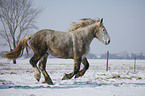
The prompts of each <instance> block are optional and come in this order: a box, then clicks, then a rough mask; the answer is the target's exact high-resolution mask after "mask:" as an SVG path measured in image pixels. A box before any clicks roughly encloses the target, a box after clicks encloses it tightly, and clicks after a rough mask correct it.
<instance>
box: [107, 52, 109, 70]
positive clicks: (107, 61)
mask: <svg viewBox="0 0 145 96" xmlns="http://www.w3.org/2000/svg"><path fill="white" fill-rule="evenodd" d="M108 58H109V51H107V63H106V71H108Z"/></svg>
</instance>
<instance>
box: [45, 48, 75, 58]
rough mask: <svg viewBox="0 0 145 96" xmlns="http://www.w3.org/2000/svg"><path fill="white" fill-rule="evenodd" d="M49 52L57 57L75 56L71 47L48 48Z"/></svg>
mask: <svg viewBox="0 0 145 96" xmlns="http://www.w3.org/2000/svg"><path fill="white" fill-rule="evenodd" d="M48 53H49V54H51V55H52V56H54V57H57V58H65V59H67V58H73V51H72V48H69V49H65V48H64V49H59V48H57V49H55V48H53V49H48Z"/></svg>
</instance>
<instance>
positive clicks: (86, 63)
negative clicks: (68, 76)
mask: <svg viewBox="0 0 145 96" xmlns="http://www.w3.org/2000/svg"><path fill="white" fill-rule="evenodd" d="M82 63H83V64H84V68H83V69H82V70H81V71H79V72H78V73H77V74H76V75H75V78H78V77H80V76H83V75H84V74H85V72H86V71H87V70H88V68H89V62H88V61H87V58H84V59H83V60H82Z"/></svg>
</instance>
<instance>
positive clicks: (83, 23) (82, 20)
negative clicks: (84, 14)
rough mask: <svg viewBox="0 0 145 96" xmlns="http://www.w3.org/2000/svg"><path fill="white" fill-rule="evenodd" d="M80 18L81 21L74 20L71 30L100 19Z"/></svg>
mask: <svg viewBox="0 0 145 96" xmlns="http://www.w3.org/2000/svg"><path fill="white" fill-rule="evenodd" d="M80 20H81V21H80V22H79V23H76V22H73V25H72V28H70V29H69V31H75V30H77V29H79V28H82V27H86V26H88V25H91V24H94V23H96V22H99V21H100V19H98V20H95V19H91V18H83V19H80Z"/></svg>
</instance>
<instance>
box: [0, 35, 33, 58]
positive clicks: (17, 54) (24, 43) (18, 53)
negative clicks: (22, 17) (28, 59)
mask: <svg viewBox="0 0 145 96" xmlns="http://www.w3.org/2000/svg"><path fill="white" fill-rule="evenodd" d="M30 38H31V36H26V37H25V38H23V39H22V40H20V41H19V42H18V44H17V47H16V48H15V49H14V50H13V51H11V52H9V53H4V54H2V55H0V56H2V57H4V58H8V59H11V60H15V59H17V58H18V57H21V56H22V55H23V51H24V48H26V52H27V56H28V48H30V47H29V46H28V44H27V41H28V40H30Z"/></svg>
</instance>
